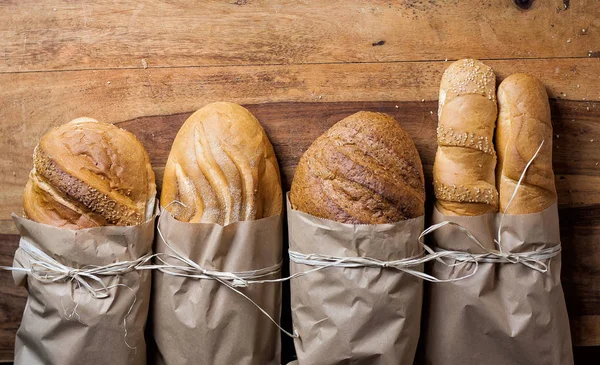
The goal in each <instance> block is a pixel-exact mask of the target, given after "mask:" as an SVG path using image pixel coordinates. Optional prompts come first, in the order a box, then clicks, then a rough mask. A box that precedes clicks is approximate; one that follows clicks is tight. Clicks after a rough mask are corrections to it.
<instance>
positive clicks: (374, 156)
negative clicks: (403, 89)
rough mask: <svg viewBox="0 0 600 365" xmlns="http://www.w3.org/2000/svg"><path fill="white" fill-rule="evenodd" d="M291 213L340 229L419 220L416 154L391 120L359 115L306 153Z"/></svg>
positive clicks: (419, 181)
mask: <svg viewBox="0 0 600 365" xmlns="http://www.w3.org/2000/svg"><path fill="white" fill-rule="evenodd" d="M290 202H291V204H292V208H294V209H297V210H300V211H302V212H305V213H309V214H312V215H314V216H317V217H321V218H326V219H331V220H334V221H337V222H342V223H352V224H380V223H392V222H397V221H401V220H404V219H408V218H415V217H419V216H421V215H423V211H424V202H425V188H424V180H423V167H422V165H421V159H420V158H419V153H418V152H417V149H416V147H415V145H414V143H413V141H412V139H411V138H410V137H409V136H408V134H407V133H406V132H405V131H404V129H402V127H400V125H399V124H398V123H397V122H396V120H394V118H392V117H390V116H388V115H386V114H381V113H372V112H358V113H356V114H353V115H351V116H349V117H347V118H345V119H343V120H341V121H339V122H338V123H336V124H335V125H334V126H333V127H331V128H330V129H329V130H328V131H327V132H326V133H324V134H323V135H321V136H320V137H319V138H317V140H315V141H314V142H313V144H312V145H311V146H310V147H309V148H308V150H306V152H305V153H304V155H302V158H301V159H300V162H299V163H298V167H297V168H296V173H295V176H294V180H293V182H292V189H291V192H290Z"/></svg>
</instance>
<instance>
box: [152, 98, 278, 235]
mask: <svg viewBox="0 0 600 365" xmlns="http://www.w3.org/2000/svg"><path fill="white" fill-rule="evenodd" d="M173 202H180V203H181V204H179V203H173ZM161 205H162V206H163V207H166V209H167V210H168V211H169V212H170V213H171V214H173V216H174V217H175V218H176V219H178V220H180V221H184V222H193V223H198V222H203V223H218V224H221V225H227V224H230V223H233V222H237V221H245V220H255V219H260V218H263V217H270V216H272V215H277V214H281V210H282V206H283V198H282V193H281V180H280V176H279V167H278V164H277V159H276V157H275V152H274V150H273V146H272V145H271V142H270V141H269V139H268V137H267V135H266V133H265V132H264V130H263V128H262V126H261V125H260V123H259V122H258V120H257V119H256V118H255V117H254V116H253V115H252V114H251V113H250V112H249V111H248V110H246V109H245V108H243V107H242V106H240V105H237V104H234V103H228V102H217V103H212V104H209V105H206V106H205V107H203V108H202V109H200V110H198V111H196V112H195V113H194V114H192V115H191V116H190V117H189V118H188V119H187V120H186V121H185V123H184V124H183V126H182V127H181V129H180V130H179V132H178V133H177V136H176V137H175V141H174V142H173V146H172V147H171V152H170V153H169V159H168V160H167V165H166V167H165V175H164V179H163V188H162V193H161Z"/></svg>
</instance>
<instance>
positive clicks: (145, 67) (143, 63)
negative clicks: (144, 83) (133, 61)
mask: <svg viewBox="0 0 600 365" xmlns="http://www.w3.org/2000/svg"><path fill="white" fill-rule="evenodd" d="M142 67H143V68H144V70H145V69H147V68H148V62H147V61H146V59H145V58H142Z"/></svg>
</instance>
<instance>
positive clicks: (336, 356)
mask: <svg viewBox="0 0 600 365" xmlns="http://www.w3.org/2000/svg"><path fill="white" fill-rule="evenodd" d="M288 226H289V237H290V250H293V251H296V252H300V253H303V254H322V255H329V256H340V257H342V256H343V257H348V256H350V257H370V258H375V259H379V260H384V261H390V260H399V259H403V258H408V257H412V256H417V255H419V254H420V253H421V252H422V248H421V247H420V244H419V243H418V241H417V238H418V237H419V234H420V232H421V231H422V229H423V217H419V218H415V219H410V220H406V221H403V222H398V223H394V224H378V225H352V224H342V223H337V222H333V221H329V220H325V219H320V218H317V217H314V216H312V215H309V214H305V213H302V212H299V211H296V210H293V209H291V208H290V204H289V202H288ZM313 268H314V267H312V266H308V265H304V264H296V263H294V262H293V261H292V262H290V273H291V274H294V273H298V272H305V271H308V270H310V269H313ZM417 269H419V268H415V270H417ZM420 270H422V265H421V268H420ZM290 285H291V306H292V320H293V324H294V330H295V331H297V333H298V335H299V338H296V339H295V341H294V344H295V347H296V352H297V355H298V362H297V364H298V365H317V364H318V365H328V364H340V365H341V364H353V365H362V364H364V365H380V364H385V365H387V364H389V365H392V364H393V365H398V364H412V363H413V359H414V356H415V351H416V347H417V342H418V339H419V331H420V321H421V305H422V294H423V283H422V280H421V279H419V278H416V277H414V276H412V275H410V274H407V273H405V272H402V271H398V270H396V269H392V268H376V267H369V268H367V267H359V268H341V267H329V268H325V269H323V270H320V271H316V272H312V273H310V274H307V275H304V276H300V277H297V278H294V279H292V280H291V283H290Z"/></svg>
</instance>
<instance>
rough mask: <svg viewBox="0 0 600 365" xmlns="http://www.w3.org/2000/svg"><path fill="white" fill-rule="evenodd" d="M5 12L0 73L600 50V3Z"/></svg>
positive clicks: (83, 5)
mask: <svg viewBox="0 0 600 365" xmlns="http://www.w3.org/2000/svg"><path fill="white" fill-rule="evenodd" d="M516 3H525V4H527V3H529V4H531V6H529V7H528V6H527V5H523V6H522V7H519V6H517V5H516ZM0 13H2V14H3V15H2V20H3V21H1V22H0V35H1V36H0V72H23V71H39V70H59V69H62V70H64V69H69V70H73V69H77V70H80V69H107V68H143V67H163V66H215V65H257V64H299V63H347V62H391V61H414V60H443V59H446V58H448V59H458V58H463V57H467V56H468V57H475V58H481V59H498V58H548V57H588V55H590V54H592V55H596V56H597V55H598V53H600V43H599V42H598V39H599V38H598V32H600V19H598V14H599V13H600V3H599V2H598V1H596V0H578V1H564V0H547V1H539V0H538V1H513V0H484V1H459V0H403V1H388V0H385V1H383V0H375V1H348V0H336V1H320V0H305V1H296V0H287V1H257V0H227V1H214V0H212V1H193V0H188V1H169V2H166V1H148V0H145V1H136V2H135V3H133V2H128V1H122V0H120V1H90V0H84V1H70V0H66V1H45V2H41V1H35V0H19V1H3V2H1V3H0Z"/></svg>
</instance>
